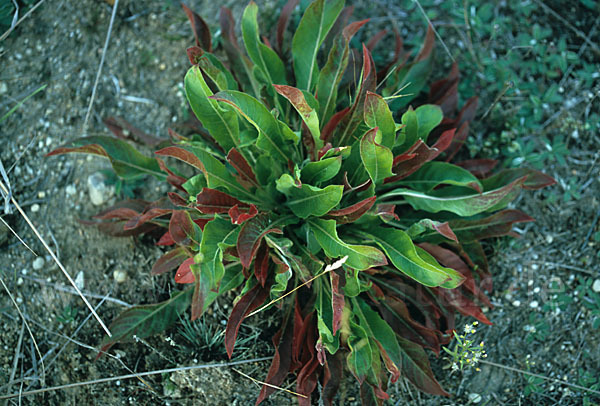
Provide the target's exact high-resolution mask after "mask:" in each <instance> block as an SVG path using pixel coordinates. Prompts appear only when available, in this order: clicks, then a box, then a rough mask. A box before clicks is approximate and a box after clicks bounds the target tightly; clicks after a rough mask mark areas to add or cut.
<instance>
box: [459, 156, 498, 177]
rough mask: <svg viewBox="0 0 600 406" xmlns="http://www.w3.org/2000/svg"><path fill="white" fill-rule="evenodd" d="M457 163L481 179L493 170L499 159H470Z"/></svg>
mask: <svg viewBox="0 0 600 406" xmlns="http://www.w3.org/2000/svg"><path fill="white" fill-rule="evenodd" d="M456 165H458V166H460V167H461V168H464V169H466V170H468V171H469V172H471V173H472V174H473V175H475V176H477V177H478V178H479V179H482V178H485V177H486V176H488V175H489V174H490V172H492V170H493V169H494V168H495V167H496V165H498V161H497V160H496V159H469V160H466V161H462V162H458V163H456Z"/></svg>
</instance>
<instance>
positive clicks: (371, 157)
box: [360, 128, 394, 185]
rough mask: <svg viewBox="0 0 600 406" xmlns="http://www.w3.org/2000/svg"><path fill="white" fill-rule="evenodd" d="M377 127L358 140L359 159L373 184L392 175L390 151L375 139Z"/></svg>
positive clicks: (391, 155)
mask: <svg viewBox="0 0 600 406" xmlns="http://www.w3.org/2000/svg"><path fill="white" fill-rule="evenodd" d="M376 134H377V128H373V129H372V130H369V131H367V132H366V133H365V135H363V137H362V138H361V140H360V159H361V161H362V163H363V165H364V166H365V168H366V169H367V172H368V173H369V177H370V178H371V180H372V181H373V184H375V185H377V184H379V183H381V182H382V181H383V180H384V179H385V178H387V177H390V176H394V174H393V173H392V164H393V162H394V155H393V154H392V151H391V150H390V149H389V148H387V147H384V146H383V145H380V144H378V143H377V142H376V141H375V136H376Z"/></svg>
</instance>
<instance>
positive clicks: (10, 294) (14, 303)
mask: <svg viewBox="0 0 600 406" xmlns="http://www.w3.org/2000/svg"><path fill="white" fill-rule="evenodd" d="M0 283H2V286H3V287H4V290H6V293H8V297H10V300H11V301H12V302H13V305H14V306H15V309H17V312H18V313H19V316H21V319H22V320H23V323H24V324H25V327H26V328H27V332H28V333H29V336H30V337H31V340H32V341H33V345H34V346H35V350H36V352H37V353H38V356H39V357H40V362H41V364H42V384H43V383H44V382H45V380H46V368H45V367H44V359H43V358H42V353H41V351H40V349H39V347H38V345H37V341H35V337H34V336H33V333H32V332H31V329H30V328H29V324H28V323H27V319H26V318H25V315H24V314H23V313H22V312H21V309H19V305H18V304H17V302H16V301H15V298H14V297H13V295H12V293H10V290H8V286H6V284H5V283H4V279H2V278H1V277H0Z"/></svg>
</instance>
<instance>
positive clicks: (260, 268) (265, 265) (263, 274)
mask: <svg viewBox="0 0 600 406" xmlns="http://www.w3.org/2000/svg"><path fill="white" fill-rule="evenodd" d="M254 276H255V277H256V280H257V281H258V283H260V285H261V286H263V287H264V286H265V282H267V277H268V276H269V247H268V246H267V244H261V245H260V247H259V248H258V251H257V252H256V261H255V262H254Z"/></svg>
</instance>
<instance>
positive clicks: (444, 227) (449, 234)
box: [431, 221, 458, 242]
mask: <svg viewBox="0 0 600 406" xmlns="http://www.w3.org/2000/svg"><path fill="white" fill-rule="evenodd" d="M431 226H432V227H433V228H434V229H435V231H437V232H438V233H440V234H441V235H443V236H444V237H446V238H448V239H450V240H453V241H455V242H458V238H456V234H454V231H452V229H451V228H450V225H449V224H448V222H447V221H445V222H443V223H438V222H436V221H434V222H432V223H431Z"/></svg>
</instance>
